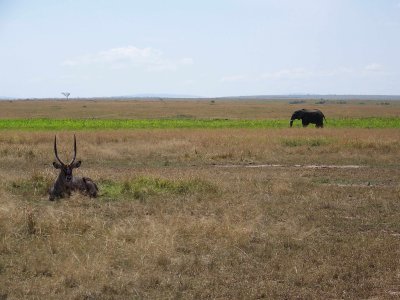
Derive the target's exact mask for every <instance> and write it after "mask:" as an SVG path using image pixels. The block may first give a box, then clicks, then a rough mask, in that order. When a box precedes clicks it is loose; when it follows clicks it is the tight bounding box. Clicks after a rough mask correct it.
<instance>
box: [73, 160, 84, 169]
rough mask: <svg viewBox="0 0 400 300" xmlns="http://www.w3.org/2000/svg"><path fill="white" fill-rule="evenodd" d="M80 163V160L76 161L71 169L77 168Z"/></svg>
mask: <svg viewBox="0 0 400 300" xmlns="http://www.w3.org/2000/svg"><path fill="white" fill-rule="evenodd" d="M81 163H82V162H81V161H80V160H78V161H76V162H74V163H73V164H72V165H71V167H73V168H79V167H80V166H81Z"/></svg>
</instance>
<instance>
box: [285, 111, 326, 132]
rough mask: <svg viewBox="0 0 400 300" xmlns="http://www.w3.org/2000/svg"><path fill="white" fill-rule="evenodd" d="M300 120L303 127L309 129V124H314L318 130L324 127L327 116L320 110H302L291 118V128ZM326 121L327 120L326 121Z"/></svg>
mask: <svg viewBox="0 0 400 300" xmlns="http://www.w3.org/2000/svg"><path fill="white" fill-rule="evenodd" d="M296 119H297V120H300V119H301V123H302V124H303V127H307V126H308V124H310V123H312V124H315V127H317V128H323V127H324V120H323V119H325V116H324V114H323V113H322V111H320V110H319V109H304V108H303V109H300V110H296V111H295V112H294V113H293V115H292V117H291V118H290V127H292V125H293V120H296ZM325 121H326V119H325Z"/></svg>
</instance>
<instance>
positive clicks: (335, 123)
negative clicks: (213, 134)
mask: <svg viewBox="0 0 400 300" xmlns="http://www.w3.org/2000/svg"><path fill="white" fill-rule="evenodd" d="M310 126H311V127H313V126H314V125H312V124H311V125H310ZM325 126H326V127H327V128H400V118H348V119H329V120H328V122H327V123H326V124H325ZM287 127H289V120H275V119H266V120H230V119H228V120H227V119H210V120H208V119H140V120H129V119H127V120H123V119H112V120H103V119H61V120H60V119H3V120H0V130H1V129H3V130H5V129H7V130H8V129H17V130H91V129H92V130H98V129H169V128H171V129H172V128H287ZM294 127H301V122H300V121H299V120H296V121H295V123H294Z"/></svg>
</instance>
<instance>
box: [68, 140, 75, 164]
mask: <svg viewBox="0 0 400 300" xmlns="http://www.w3.org/2000/svg"><path fill="white" fill-rule="evenodd" d="M75 159H76V136H75V134H74V158H73V159H72V160H71V162H70V163H69V164H70V165H72V164H73V163H74V162H75Z"/></svg>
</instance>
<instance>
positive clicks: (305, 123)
mask: <svg viewBox="0 0 400 300" xmlns="http://www.w3.org/2000/svg"><path fill="white" fill-rule="evenodd" d="M301 123H302V124H303V127H307V126H308V124H310V122H307V121H304V120H302V121H301Z"/></svg>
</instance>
